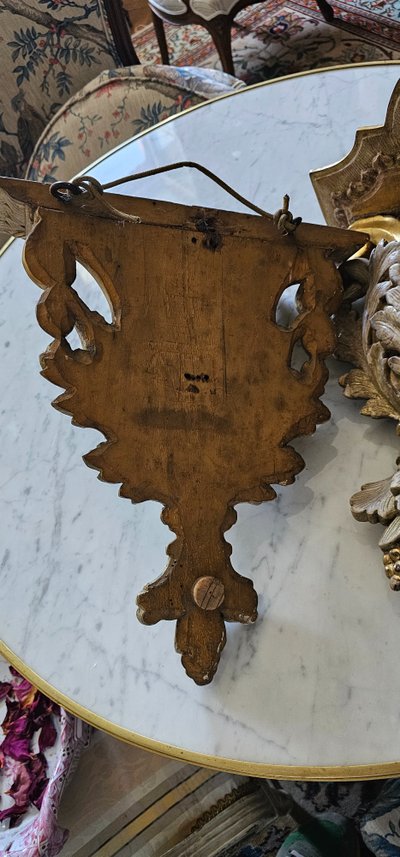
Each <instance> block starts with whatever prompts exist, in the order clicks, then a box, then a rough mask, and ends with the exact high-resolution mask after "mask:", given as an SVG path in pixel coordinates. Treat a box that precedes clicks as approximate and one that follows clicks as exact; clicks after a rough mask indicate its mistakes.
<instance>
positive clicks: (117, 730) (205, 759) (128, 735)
mask: <svg viewBox="0 0 400 857" xmlns="http://www.w3.org/2000/svg"><path fill="white" fill-rule="evenodd" d="M0 655H1V656H2V657H3V658H4V659H5V660H6V661H8V662H9V663H10V664H11V665H12V666H13V667H14V668H15V669H16V670H18V672H19V673H21V675H22V676H23V677H24V678H26V679H27V680H28V681H29V682H31V684H33V685H34V686H35V687H37V688H38V690H40V691H41V692H42V693H44V694H45V695H46V696H48V697H49V699H51V700H53V702H57V703H58V704H59V705H61V706H62V708H65V710H66V711H68V712H69V713H70V714H73V715H75V717H80V718H81V720H84V721H85V723H89V724H90V725H91V726H94V727H95V728H96V729H100V730H101V731H102V732H107V733H108V734H109V735H111V736H112V737H113V738H118V739H119V740H120V741H124V742H125V743H126V744H133V745H134V746H136V747H141V748H142V749H143V750H149V751H151V752H152V753H158V755H159V756H168V757H170V758H172V759H176V760H177V761H182V762H190V763H191V764H193V765H197V766H199V767H202V768H213V769H216V770H218V771H224V772H226V773H230V774H241V775H242V776H248V777H259V778H264V779H265V778H268V779H276V780H316V781H323V780H327V781H329V782H332V781H334V780H338V781H341V780H346V781H348V780H378V779H387V778H390V777H397V776H399V775H400V761H399V762H384V763H383V764H364V765H308V766H304V765H266V764H263V763H261V762H244V761H242V760H240V759H226V758H224V757H223V756H209V755H206V754H205V753H196V752H194V751H191V750H186V749H184V748H180V747H176V746H175V745H174V744H165V743H163V742H162V741H156V740H155V739H154V738H146V737H145V736H144V735H140V734H139V733H137V732H133V731H131V730H130V729H127V728H126V727H124V726H118V725H117V724H115V723H113V722H112V721H111V720H107V719H106V718H105V717H100V716H99V715H98V714H95V712H94V711H91V710H90V708H85V707H84V706H83V705H80V704H79V703H78V702H74V700H72V699H70V698H69V697H68V696H66V695H65V694H64V693H62V692H61V691H59V690H57V688H55V687H54V686H53V685H51V684H49V683H48V682H47V681H46V680H45V679H42V678H41V677H40V676H39V675H38V674H37V673H36V672H35V671H34V670H33V669H31V668H30V667H29V666H27V665H26V664H25V663H24V661H22V660H21V658H19V657H18V655H16V654H15V653H14V652H13V651H12V650H11V649H9V648H8V646H7V645H6V644H5V643H4V642H3V641H2V640H0Z"/></svg>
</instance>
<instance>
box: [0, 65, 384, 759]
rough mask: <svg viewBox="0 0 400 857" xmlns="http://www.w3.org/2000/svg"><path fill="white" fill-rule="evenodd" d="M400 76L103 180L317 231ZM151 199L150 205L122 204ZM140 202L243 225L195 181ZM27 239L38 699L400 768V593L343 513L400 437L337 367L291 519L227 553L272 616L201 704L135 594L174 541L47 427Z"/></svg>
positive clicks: (83, 441) (5, 471)
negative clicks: (324, 178) (61, 699)
mask: <svg viewBox="0 0 400 857" xmlns="http://www.w3.org/2000/svg"><path fill="white" fill-rule="evenodd" d="M399 69H400V66H390V65H388V66H385V67H364V68H363V69H360V68H353V69H347V70H341V71H332V70H331V71H328V72H326V73H318V74H313V75H308V76H304V77H299V78H295V79H292V80H289V81H284V82H276V83H273V84H272V85H271V86H264V87H258V88H254V89H253V90H249V91H244V92H242V93H240V94H238V95H235V96H233V97H230V98H227V99H226V98H225V99H221V100H220V101H218V102H215V103H213V104H208V105H206V106H204V107H202V108H201V109H198V110H195V111H193V112H192V113H190V114H187V115H185V116H182V117H178V118H177V119H176V120H175V121H173V122H169V123H167V124H165V125H164V126H162V127H160V128H158V129H155V130H154V131H152V132H151V133H150V134H147V135H145V136H144V137H142V138H141V139H137V140H136V141H133V142H132V143H130V144H129V145H127V146H125V147H124V148H122V149H120V150H118V151H117V153H116V154H114V155H113V156H112V157H109V158H107V159H106V160H105V161H104V162H103V163H102V164H100V165H98V166H97V167H96V168H95V169H94V170H92V173H94V174H95V175H96V176H97V178H99V179H101V180H102V181H105V180H110V179H111V178H114V177H118V176H120V175H123V174H126V173H128V172H132V171H135V170H140V169H147V168H149V167H151V166H155V165H159V164H161V163H168V162H171V161H176V160H179V159H183V158H184V159H189V158H190V159H193V160H198V161H200V162H201V163H203V164H205V165H206V166H208V167H209V168H211V169H212V170H214V171H215V172H217V173H218V174H219V175H220V176H221V177H222V178H223V179H225V181H228V182H230V183H232V184H233V185H234V186H235V187H236V188H237V189H238V190H239V191H240V192H241V193H242V194H245V195H247V196H248V197H249V198H250V199H251V200H253V201H254V202H255V203H257V204H258V205H261V206H264V207H265V208H267V209H269V210H272V211H274V210H275V209H276V208H278V207H279V205H280V202H281V197H282V194H283V193H284V192H288V193H290V194H291V207H292V210H293V212H294V214H301V215H302V216H303V218H304V219H307V220H314V221H315V222H322V217H321V214H320V211H319V208H318V203H317V201H316V199H315V197H314V194H313V190H312V186H311V183H310V181H309V179H308V170H309V169H310V168H312V167H318V166H323V165H325V164H327V163H330V162H332V161H335V160H337V159H339V158H341V157H342V156H343V155H344V154H345V153H346V152H347V151H348V150H349V148H350V147H351V145H352V141H353V138H354V132H355V130H356V128H357V127H359V126H362V125H365V124H379V123H381V122H382V121H383V119H384V115H385V109H386V105H387V102H388V99H389V96H390V93H391V91H392V89H393V86H394V84H395V82H396V80H397V78H398V75H399ZM133 190H134V191H135V192H136V193H137V192H139V187H138V185H136V186H133V185H132V186H130V187H125V192H129V191H131V192H132V191H133ZM140 194H143V195H148V196H154V197H159V198H165V199H172V200H174V201H177V202H189V203H191V202H196V203H201V204H206V205H207V204H208V205H220V206H221V207H233V208H237V207H238V206H237V205H236V203H235V202H234V201H233V200H232V201H231V200H229V198H228V197H226V196H225V194H224V193H223V192H222V191H221V190H220V189H219V188H217V187H214V186H213V185H212V184H211V183H210V182H208V180H206V179H204V178H203V177H201V176H200V177H199V176H197V175H195V174H192V173H189V172H187V173H186V174H185V175H183V176H182V175H178V174H177V175H171V174H170V175H169V176H166V177H159V178H157V179H151V180H148V181H146V182H142V183H141V186H140ZM21 248H22V242H21V241H20V240H18V241H16V242H14V244H13V245H12V246H11V248H10V249H9V250H7V252H6V253H5V254H4V255H3V256H2V257H1V259H0V272H1V281H0V307H1V311H0V355H1V363H0V425H1V443H0V486H1V488H0V510H1V511H0V528H1V529H0V532H1V542H0V592H1V614H0V615H1V618H0V622H1V627H0V631H1V638H2V639H3V641H4V643H6V644H7V645H8V646H9V647H10V648H11V649H12V650H13V651H14V652H15V653H16V654H17V655H18V656H19V657H20V658H22V660H23V661H25V663H26V664H28V665H29V666H30V667H31V668H32V669H34V670H35V671H36V672H37V673H38V674H39V675H40V676H41V677H42V678H43V679H45V680H46V681H47V682H50V684H52V685H54V686H55V687H56V688H58V689H59V690H60V691H62V692H63V693H65V694H66V695H67V696H68V697H70V698H71V699H72V700H73V701H74V702H75V703H79V704H80V705H83V706H85V707H87V708H89V709H91V710H92V711H94V712H96V713H97V714H99V715H101V716H102V717H105V718H106V719H108V720H110V721H112V722H113V723H114V724H118V725H122V726H124V727H126V728H127V729H129V730H131V731H132V732H135V733H139V734H141V735H144V736H146V737H148V738H153V739H156V740H157V741H159V742H162V743H167V744H170V745H174V746H176V747H178V748H182V749H183V750H184V752H186V753H187V752H189V753H190V752H198V753H205V754H209V755H213V756H217V757H220V758H221V767H223V759H224V758H231V759H238V760H244V761H247V762H261V763H264V764H282V765H345V764H362V763H383V762H390V761H396V760H400V665H399V656H398V652H399V650H400V593H398V594H396V593H393V592H391V591H390V589H389V587H388V584H387V581H386V579H385V576H384V573H383V571H382V567H381V554H380V551H379V550H378V549H377V547H376V544H377V540H378V537H379V535H380V532H381V527H380V526H379V525H377V526H376V527H372V526H369V525H366V524H365V525H361V524H358V523H356V522H355V521H354V520H353V519H352V517H351V515H350V512H349V506H348V498H349V496H350V495H351V494H352V493H353V492H354V490H355V489H357V488H358V486H359V485H360V484H361V483H362V482H365V481H372V480H374V479H376V478H379V477H381V476H382V475H385V474H388V473H390V472H391V471H392V468H393V465H394V461H395V458H396V456H397V455H398V453H399V447H398V440H397V439H396V437H395V432H394V427H393V425H392V424H390V423H386V422H374V421H372V420H369V419H367V418H365V417H361V416H360V415H359V404H357V402H351V401H348V400H345V399H343V396H342V393H341V390H340V389H339V387H338V385H337V382H336V376H337V374H338V367H337V366H334V367H333V368H332V373H331V379H330V381H329V384H328V388H327V391H326V395H325V397H324V400H325V402H326V403H327V404H328V405H329V407H330V408H331V410H332V420H331V421H330V422H329V423H327V424H325V425H323V426H321V427H320V428H319V429H318V430H317V433H316V434H315V436H314V437H312V438H307V439H302V440H297V441H295V442H294V446H295V448H296V449H297V450H299V452H301V453H302V454H303V455H304V457H305V460H306V468H305V470H304V471H303V472H302V473H301V474H300V475H299V476H298V478H297V480H296V483H295V485H293V486H289V487H287V488H279V489H278V499H277V501H275V502H274V503H266V504H264V505H262V506H255V507H254V506H247V505H242V506H240V507H239V508H238V513H239V514H238V523H237V525H236V526H235V527H234V528H233V529H232V530H231V531H230V532H229V533H228V534H227V536H228V538H229V540H230V541H231V542H232V544H233V564H234V566H235V567H236V568H237V569H238V570H239V571H241V572H242V573H244V574H246V575H249V576H251V577H252V578H253V580H254V582H255V586H256V589H257V591H258V592H259V602H260V615H259V619H258V621H257V623H256V624H255V625H254V626H250V627H242V626H239V625H232V626H229V627H228V643H227V646H226V648H225V651H224V653H223V656H222V659H221V663H220V667H219V670H218V673H217V675H216V678H215V679H214V681H213V682H212V684H211V685H209V686H207V687H197V686H196V685H194V684H193V682H192V681H191V680H190V679H188V678H187V676H186V675H185V673H184V671H183V669H182V667H181V664H180V658H179V656H178V655H177V654H176V653H175V651H174V646H173V636H174V624H173V623H161V624H159V625H156V626H153V627H144V626H142V625H140V624H139V622H138V621H137V620H136V618H135V595H136V593H137V592H138V591H140V589H141V588H142V586H143V584H144V583H145V582H146V581H149V580H152V579H154V578H155V577H156V576H157V575H158V573H159V572H160V571H161V570H162V569H163V567H164V564H165V555H164V550H165V546H166V544H167V543H168V541H169V540H170V538H171V534H170V532H169V531H168V530H167V528H166V527H164V526H163V525H162V524H161V523H160V520H159V513H160V507H159V506H158V505H157V504H156V503H145V504H142V505H139V506H133V505H131V504H130V503H129V502H127V501H126V500H121V499H119V498H118V496H117V486H115V485H107V484H103V483H99V482H98V481H97V480H96V474H95V472H94V471H93V470H89V469H88V468H87V467H85V465H84V464H83V462H82V458H81V457H82V455H83V454H84V453H85V452H87V451H88V450H89V449H91V448H93V446H94V445H95V444H96V443H97V442H98V440H100V436H99V434H98V433H97V432H95V431H92V430H87V429H85V430H82V429H79V428H75V427H73V426H71V424H70V421H69V419H68V418H67V417H66V416H64V415H62V414H60V413H57V412H56V411H55V410H54V409H53V408H51V407H50V402H51V399H52V398H54V396H55V395H56V394H57V391H56V388H53V387H52V386H51V385H50V384H49V383H48V382H46V381H45V380H44V379H43V378H41V377H40V375H39V371H38V370H39V366H38V360H37V355H38V354H39V352H40V351H42V350H43V349H44V348H45V346H46V344H47V337H46V335H45V334H44V333H43V332H42V331H41V330H40V329H39V327H38V325H37V323H36V320H35V303H36V301H37V299H38V296H39V291H38V289H37V287H36V286H35V285H33V283H31V282H30V280H29V279H28V278H27V276H26V274H25V273H24V271H23V268H22V266H21V261H20V260H21Z"/></svg>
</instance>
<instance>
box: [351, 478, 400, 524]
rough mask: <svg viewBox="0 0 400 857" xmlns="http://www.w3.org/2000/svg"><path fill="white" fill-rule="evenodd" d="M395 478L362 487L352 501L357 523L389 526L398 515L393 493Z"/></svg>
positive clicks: (369, 483) (352, 509)
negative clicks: (366, 522) (364, 522)
mask: <svg viewBox="0 0 400 857" xmlns="http://www.w3.org/2000/svg"><path fill="white" fill-rule="evenodd" d="M392 481H393V477H392V476H389V477H388V478H387V479H381V480H380V481H379V482H368V483H367V484H366V485H362V486H361V490H360V491H358V492H357V494H353V496H352V498H351V500H350V506H351V511H352V513H353V516H354V517H355V518H356V520H357V521H369V522H370V524H376V523H377V522H378V521H379V523H380V524H388V523H389V522H390V521H392V520H393V518H394V517H395V516H396V515H397V506H396V499H395V497H394V495H393V493H392V491H391V484H392Z"/></svg>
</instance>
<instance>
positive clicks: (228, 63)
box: [207, 15, 235, 75]
mask: <svg viewBox="0 0 400 857" xmlns="http://www.w3.org/2000/svg"><path fill="white" fill-rule="evenodd" d="M231 27H232V24H231V21H230V19H229V18H228V16H225V15H224V16H222V15H221V16H219V17H218V19H217V20H214V21H208V22H207V30H208V32H209V33H210V36H211V38H212V40H213V42H214V45H215V47H216V49H217V51H218V54H219V58H220V60H221V64H222V68H223V70H224V71H226V73H227V74H232V75H234V74H235V69H234V65H233V59H232V44H231Z"/></svg>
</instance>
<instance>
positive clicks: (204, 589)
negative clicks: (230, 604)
mask: <svg viewBox="0 0 400 857" xmlns="http://www.w3.org/2000/svg"><path fill="white" fill-rule="evenodd" d="M192 592H193V600H194V602H195V604H197V606H198V607H201V609H202V610H216V609H217V607H220V606H221V604H222V602H223V600H224V597H225V587H224V584H223V583H222V581H221V580H219V579H218V577H211V576H208V575H207V576H205V577H198V578H197V580H196V581H195V583H194V584H193V590H192Z"/></svg>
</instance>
